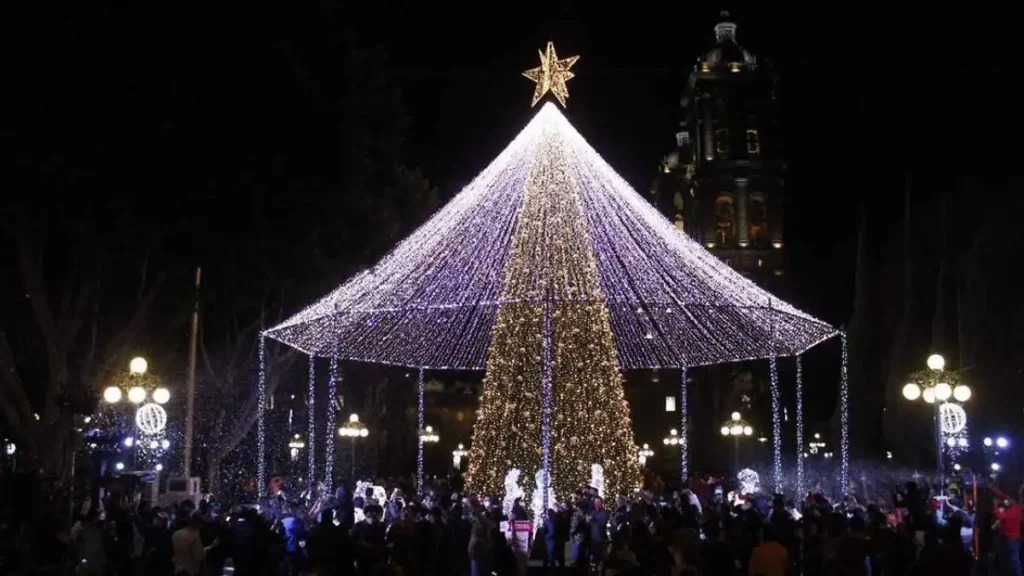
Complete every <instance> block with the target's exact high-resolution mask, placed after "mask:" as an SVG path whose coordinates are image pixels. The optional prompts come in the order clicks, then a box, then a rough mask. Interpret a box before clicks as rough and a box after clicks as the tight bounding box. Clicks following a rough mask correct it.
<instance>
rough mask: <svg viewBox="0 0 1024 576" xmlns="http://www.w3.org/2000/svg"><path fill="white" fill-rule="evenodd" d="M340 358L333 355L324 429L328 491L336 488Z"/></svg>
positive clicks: (328, 382)
mask: <svg viewBox="0 0 1024 576" xmlns="http://www.w3.org/2000/svg"><path fill="white" fill-rule="evenodd" d="M338 381H339V376H338V358H337V356H331V363H330V374H328V378H327V430H325V431H324V441H325V442H326V444H325V445H324V452H325V454H324V487H325V488H326V489H327V492H331V491H333V490H334V444H335V442H337V440H336V439H335V437H334V436H335V434H337V432H336V431H335V428H336V427H337V426H336V417H337V413H338V406H337V402H338Z"/></svg>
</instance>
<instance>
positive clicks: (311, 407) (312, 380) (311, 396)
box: [306, 354, 316, 486]
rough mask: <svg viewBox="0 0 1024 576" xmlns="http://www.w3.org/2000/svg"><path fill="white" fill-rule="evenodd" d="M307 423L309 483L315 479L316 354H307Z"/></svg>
mask: <svg viewBox="0 0 1024 576" xmlns="http://www.w3.org/2000/svg"><path fill="white" fill-rule="evenodd" d="M306 407H307V409H308V411H309V424H308V426H307V427H306V446H307V447H308V448H309V485H310V486H312V485H313V483H314V482H315V481H316V356H314V355H312V354H310V355H309V390H307V391H306Z"/></svg>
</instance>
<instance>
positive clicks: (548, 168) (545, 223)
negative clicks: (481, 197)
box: [467, 125, 639, 497]
mask: <svg viewBox="0 0 1024 576" xmlns="http://www.w3.org/2000/svg"><path fill="white" fill-rule="evenodd" d="M538 136H539V138H538V139H537V143H536V146H535V147H534V149H533V151H532V152H533V153H532V154H529V155H526V156H524V157H523V159H524V161H528V162H529V168H528V169H527V170H528V175H527V177H526V180H525V182H524V184H523V186H524V188H523V199H522V205H521V207H520V210H519V219H518V221H517V224H516V226H515V228H514V229H513V231H512V239H511V240H512V248H511V251H510V257H509V259H508V261H507V263H506V265H505V270H504V282H503V289H502V293H501V297H500V301H501V302H505V303H506V304H502V305H501V306H500V307H499V309H498V317H497V321H496V323H495V326H494V334H493V336H492V339H491V346H490V348H489V351H488V358H487V368H486V369H487V377H486V380H485V383H484V393H483V398H482V399H481V402H480V412H479V415H478V417H477V423H476V427H475V429H474V432H473V443H472V447H471V449H470V457H469V472H468V474H467V481H468V486H469V487H470V488H471V489H473V490H476V491H480V492H485V493H498V492H499V491H500V490H499V489H500V488H501V486H502V479H503V478H504V477H505V473H506V472H507V471H508V470H509V469H510V468H519V469H521V470H523V472H524V474H527V475H529V476H530V477H532V476H533V475H534V474H535V473H536V471H537V470H539V469H542V468H543V467H544V464H545V462H544V460H545V454H547V458H548V464H549V466H550V467H549V468H548V469H549V470H550V471H551V481H552V485H553V486H554V488H555V493H556V495H558V496H559V497H566V496H568V495H569V494H571V493H572V492H573V491H575V490H576V489H578V488H580V487H582V486H585V485H586V484H587V482H588V480H589V478H590V470H591V465H592V464H595V463H598V464H601V465H602V466H604V468H605V469H606V470H608V471H609V474H608V476H607V480H606V482H607V485H608V487H609V489H610V491H611V492H616V491H628V490H631V489H633V488H635V487H636V486H637V483H638V479H639V476H638V474H639V470H638V467H637V460H636V457H635V454H634V453H635V451H636V447H635V445H634V442H633V431H632V425H631V423H630V419H629V407H628V405H627V404H626V400H625V395H624V393H623V389H622V377H621V375H620V374H619V361H618V355H617V353H616V350H615V342H614V338H613V336H612V331H611V323H610V320H609V317H608V311H607V310H606V309H605V306H604V300H605V297H604V293H603V292H602V290H601V286H600V283H599V281H598V273H597V264H596V261H595V258H594V254H593V250H592V249H591V239H590V235H589V233H588V229H587V222H586V217H585V216H584V213H583V208H582V200H581V199H580V195H579V193H578V191H577V185H578V180H577V178H576V176H575V173H574V171H573V169H572V168H573V165H572V158H571V148H570V147H569V146H568V142H566V141H565V140H564V138H563V135H562V132H561V131H560V130H558V129H557V127H556V126H554V125H551V126H548V127H546V128H545V129H543V130H542V132H541V133H540V134H539V135H538ZM545 398H547V399H548V401H547V402H545ZM545 411H548V413H547V418H545V417H544V416H545ZM545 422H550V426H551V430H550V434H544V432H545V431H544V430H543V428H544V426H545ZM549 440H550V442H551V445H548V441H549ZM552 448H553V452H552V451H551V449H552Z"/></svg>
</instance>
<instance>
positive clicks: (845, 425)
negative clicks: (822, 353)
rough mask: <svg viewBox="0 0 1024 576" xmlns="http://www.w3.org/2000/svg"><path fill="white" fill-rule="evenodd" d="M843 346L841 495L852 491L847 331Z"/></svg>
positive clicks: (843, 331)
mask: <svg viewBox="0 0 1024 576" xmlns="http://www.w3.org/2000/svg"><path fill="white" fill-rule="evenodd" d="M840 339H841V341H842V346H843V355H842V360H841V362H842V365H841V366H840V367H839V426H840V431H839V434H840V449H839V450H840V457H841V458H842V462H841V464H840V472H839V480H840V483H841V485H842V487H843V490H842V492H840V494H846V492H847V491H848V490H849V489H850V387H849V386H848V383H847V380H846V360H847V356H846V329H843V330H842V332H840Z"/></svg>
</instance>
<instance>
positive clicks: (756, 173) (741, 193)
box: [628, 12, 791, 470]
mask: <svg viewBox="0 0 1024 576" xmlns="http://www.w3.org/2000/svg"><path fill="white" fill-rule="evenodd" d="M714 34H715V36H714V42H715V43H714V45H713V46H712V47H711V49H710V50H708V51H707V52H705V53H704V54H701V55H700V56H698V57H697V61H696V63H695V64H694V66H693V70H692V71H691V72H690V75H689V78H688V81H687V83H686V87H685V89H684V92H683V97H682V100H681V102H680V104H681V106H682V109H683V114H682V120H681V122H680V123H679V130H678V131H677V132H676V135H675V140H676V141H675V144H676V146H675V149H674V150H673V151H672V152H671V153H669V154H668V155H666V156H665V157H664V158H663V159H662V161H661V164H660V166H659V167H658V176H657V178H656V179H655V181H654V185H653V186H652V188H651V202H652V203H653V204H654V205H655V206H657V207H658V208H659V209H660V210H661V212H662V213H663V214H664V215H665V216H666V217H668V218H669V219H670V220H672V221H674V222H675V225H676V227H678V228H679V229H681V230H684V231H685V232H686V233H687V234H689V235H690V236H691V237H692V238H694V239H695V240H697V241H699V242H700V243H701V244H703V245H704V246H705V247H707V248H708V249H709V250H710V251H711V252H712V253H713V254H715V256H717V257H718V258H720V259H721V260H723V261H724V262H726V263H727V264H729V265H730V266H732V267H733V268H734V269H736V270H737V271H739V272H741V273H742V274H744V275H746V276H748V277H750V278H751V279H752V280H754V281H755V282H757V283H758V284H760V285H761V286H763V287H764V288H766V289H767V290H768V291H769V292H771V293H773V294H776V295H778V296H779V297H780V298H784V297H785V296H786V295H787V292H788V290H787V289H786V285H785V282H784V255H785V252H784V250H785V237H784V235H783V205H784V194H785V173H786V163H785V160H784V151H783V148H782V141H781V130H780V126H779V110H778V100H777V82H778V76H777V74H776V73H775V71H774V70H773V69H772V67H771V65H770V64H769V63H768V62H766V61H763V60H761V59H759V58H757V57H756V56H754V55H753V54H751V53H750V52H749V51H747V50H745V49H744V48H743V47H742V46H740V44H739V43H738V42H737V40H736V24H735V23H734V22H733V21H732V20H731V19H730V18H729V13H728V12H722V14H721V18H720V21H719V22H718V24H716V25H715V27H714ZM689 374H690V378H691V385H690V388H689V390H690V391H689V398H688V402H689V407H690V460H691V462H692V463H693V466H694V468H695V470H697V469H700V468H701V467H703V466H708V465H710V466H713V469H728V468H729V467H730V466H732V462H731V461H729V459H728V458H725V457H723V456H722V455H723V454H725V455H728V454H729V453H730V452H729V448H730V447H729V446H727V445H725V444H723V443H722V438H721V436H720V434H719V432H718V430H719V424H720V423H721V421H722V420H723V419H724V418H727V417H728V416H729V414H730V413H731V412H733V411H740V412H742V413H743V414H744V415H748V414H749V415H750V416H749V417H750V419H751V423H752V424H753V427H754V429H755V430H756V431H757V434H756V435H757V436H758V437H760V436H761V435H762V432H764V431H765V430H767V428H766V426H768V425H770V422H771V421H770V411H769V401H768V398H767V392H766V391H767V385H768V374H767V371H766V370H765V369H764V367H763V366H759V365H757V364H749V363H735V364H728V365H723V366H710V367H703V368H698V369H694V370H691V371H690V372H689ZM634 381H635V383H636V384H637V386H635V387H630V390H629V392H628V394H629V400H630V403H631V405H632V406H633V407H634V410H635V411H636V413H637V414H657V413H658V412H662V413H663V415H662V416H661V417H660V418H637V419H636V420H635V423H636V437H637V439H638V441H640V442H644V441H647V442H651V441H655V443H657V442H658V441H660V440H659V439H660V438H661V437H662V436H663V435H664V434H665V432H666V430H668V429H669V428H670V427H674V426H675V425H676V424H675V423H676V422H677V421H678V420H677V418H678V412H677V410H678V409H679V408H678V406H679V402H680V399H679V394H678V384H677V380H676V377H675V376H674V375H668V376H667V377H666V376H664V375H658V374H654V375H652V376H651V377H650V379H647V378H646V377H635V378H634ZM662 402H664V404H662ZM787 426H788V425H787ZM786 433H787V434H789V433H791V432H790V431H789V429H788V428H787V431H786ZM756 440H757V438H755V441H756ZM760 445H761V444H754V446H755V447H756V446H760ZM756 454H757V452H756V448H755V449H753V450H750V453H749V454H744V455H743V456H742V460H743V461H744V462H746V461H747V460H748V459H749V458H753V457H755V456H756ZM677 461H678V460H677V452H676V451H673V450H672V449H671V448H669V449H667V450H662V451H661V453H660V454H659V455H658V456H656V458H655V459H654V464H653V466H654V467H658V466H661V467H663V468H671V467H672V466H674V465H676V464H675V463H676V462H677Z"/></svg>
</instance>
